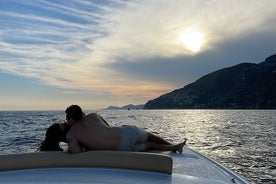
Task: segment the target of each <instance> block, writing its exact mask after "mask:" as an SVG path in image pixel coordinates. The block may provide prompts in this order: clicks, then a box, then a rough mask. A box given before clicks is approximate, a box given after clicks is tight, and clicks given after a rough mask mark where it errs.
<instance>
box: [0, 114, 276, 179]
mask: <svg viewBox="0 0 276 184" xmlns="http://www.w3.org/2000/svg"><path fill="white" fill-rule="evenodd" d="M85 112H86V113H90V112H96V113H98V114H100V115H101V116H102V117H103V118H105V119H106V120H107V121H108V122H109V124H110V125H112V126H120V125H125V124H129V125H137V126H139V127H141V128H144V129H146V130H148V131H151V132H153V133H155V134H157V135H159V136H161V137H163V138H165V139H167V140H169V141H171V142H174V143H179V142H181V141H183V140H184V138H188V142H187V146H188V147H189V148H191V149H194V150H196V151H198V152H200V153H202V154H204V155H206V156H209V157H211V158H212V159H214V160H216V161H218V162H220V163H222V164H223V165H225V166H226V167H228V168H230V169H232V170H234V171H235V172H237V173H239V174H240V175H242V176H244V177H245V178H247V179H248V180H249V181H251V182H252V183H275V181H276V110H98V111H95V110H94V111H93V110H91V111H89V110H87V111H85ZM64 119H65V113H64V111H1V112H0V155H3V154H14V153H28V152H35V151H36V149H37V147H38V146H39V144H40V143H41V141H42V140H43V139H44V136H45V132H46V129H47V128H48V127H49V126H50V125H51V124H53V123H62V122H63V121H64ZM0 164H1V163H0Z"/></svg>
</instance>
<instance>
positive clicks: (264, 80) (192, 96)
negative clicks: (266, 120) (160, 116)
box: [144, 54, 276, 109]
mask: <svg viewBox="0 0 276 184" xmlns="http://www.w3.org/2000/svg"><path fill="white" fill-rule="evenodd" d="M195 108H197V109H202V108H212V109H275V108H276V54H275V55H272V56H270V57H268V58H266V59H265V61H264V62H261V63H259V64H254V63H241V64H238V65H235V66H232V67H229V68H224V69H221V70H218V71H215V72H213V73H210V74H208V75H205V76H203V77H201V78H200V79H198V80H197V81H195V82H193V83H191V84H189V85H187V86H184V87H183V88H181V89H177V90H174V91H172V92H170V93H167V94H164V95H162V96H160V97H158V98H156V99H153V100H150V101H148V102H147V103H146V104H145V106H144V109H195Z"/></svg>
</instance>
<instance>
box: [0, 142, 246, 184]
mask: <svg viewBox="0 0 276 184" xmlns="http://www.w3.org/2000/svg"><path fill="white" fill-rule="evenodd" d="M0 183H10V184H12V183H16V184H20V183H22V184H23V183H24V184H25V183H47V184H48V183H72V184H77V183H78V184H79V183H120V184H125V183H128V184H129V183H143V184H144V183H160V184H168V183H170V184H186V183H189V184H201V183H202V184H248V183H250V182H249V181H248V180H247V179H245V178H244V177H242V176H241V175H239V174H238V173H235V172H234V171H232V170H230V169H229V168H227V167H225V166H223V165H222V164H220V163H218V162H216V161H215V160H213V159H211V158H209V157H206V156H204V155H202V154H200V153H199V152H196V151H194V150H192V149H190V148H188V147H186V146H185V147H184V149H183V153H181V154H180V153H172V152H160V151H151V152H123V151H102V150H99V151H88V152H82V153H79V154H68V153H65V152H56V151H51V152H34V153H19V154H8V155H0Z"/></svg>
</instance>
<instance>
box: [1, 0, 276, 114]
mask: <svg viewBox="0 0 276 184" xmlns="http://www.w3.org/2000/svg"><path fill="white" fill-rule="evenodd" d="M272 54H276V1H272V0H219V1H213V0H192V1H191V0H129V1H127V0H28V1H23V0H0V85H1V90H0V110H63V109H65V108H66V107H67V106H68V105H71V104H79V105H80V106H81V107H83V108H84V109H101V108H106V107H107V106H109V105H116V106H123V105H127V104H136V105H137V104H144V103H146V102H147V101H148V100H151V99H153V98H156V97H158V96H160V95H162V94H164V93H167V92H170V91H172V90H174V89H177V88H182V87H183V86H185V85H187V84H189V83H191V82H194V81H195V80H197V79H198V78H199V77H201V76H203V75H206V74H208V73H210V72H213V71H215V70H218V69H221V68H225V67H229V66H233V65H235V64H238V63H241V62H252V63H259V62H261V61H263V60H264V59H265V58H266V57H268V56H270V55H272Z"/></svg>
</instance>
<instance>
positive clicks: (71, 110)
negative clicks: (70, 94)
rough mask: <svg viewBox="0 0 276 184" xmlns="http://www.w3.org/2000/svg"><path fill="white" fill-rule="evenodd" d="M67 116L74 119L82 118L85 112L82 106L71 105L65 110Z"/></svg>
mask: <svg viewBox="0 0 276 184" xmlns="http://www.w3.org/2000/svg"><path fill="white" fill-rule="evenodd" d="M65 113H66V118H72V119H74V120H81V119H82V117H83V112H82V109H81V108H80V106H78V105H71V106H69V107H67V109H66V110H65Z"/></svg>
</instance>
